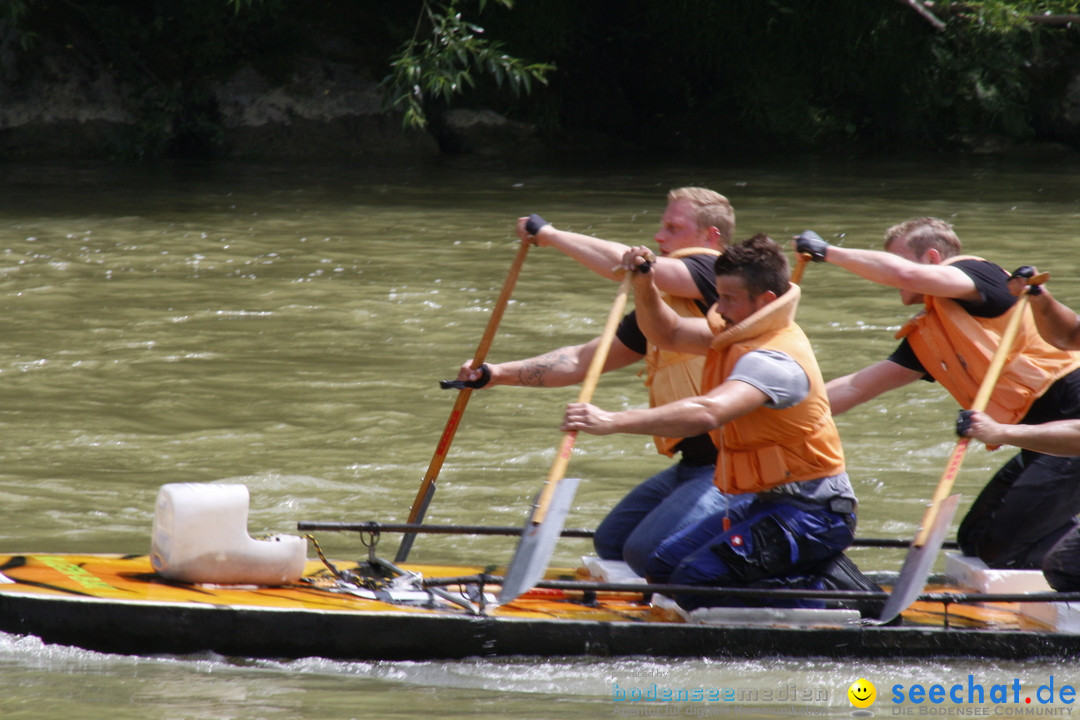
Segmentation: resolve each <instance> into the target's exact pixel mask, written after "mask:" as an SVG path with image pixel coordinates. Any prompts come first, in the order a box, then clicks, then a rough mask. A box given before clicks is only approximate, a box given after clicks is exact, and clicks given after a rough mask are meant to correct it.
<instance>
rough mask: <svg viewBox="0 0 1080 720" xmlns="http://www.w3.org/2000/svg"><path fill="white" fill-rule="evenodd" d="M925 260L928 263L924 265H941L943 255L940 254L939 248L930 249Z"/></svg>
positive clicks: (925, 255)
mask: <svg viewBox="0 0 1080 720" xmlns="http://www.w3.org/2000/svg"><path fill="white" fill-rule="evenodd" d="M923 259H924V260H925V261H926V262H925V263H923V264H924V265H940V264H941V253H940V252H938V250H937V248H930V249H929V250H927V251H926V253H925V254H924V255H923Z"/></svg>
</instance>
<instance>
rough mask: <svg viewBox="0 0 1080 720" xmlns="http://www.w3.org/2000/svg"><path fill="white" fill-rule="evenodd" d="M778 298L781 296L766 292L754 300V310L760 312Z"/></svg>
mask: <svg viewBox="0 0 1080 720" xmlns="http://www.w3.org/2000/svg"><path fill="white" fill-rule="evenodd" d="M778 297H780V296H779V295H777V294H776V293H774V292H773V291H772V290H766V291H765V292H763V293H761V294H760V295H758V296H757V297H756V298H755V299H754V309H755V310H760V309H761V308H763V307H765V306H766V305H768V304H769V303H771V302H772V301H773V300H775V299H776V298H778Z"/></svg>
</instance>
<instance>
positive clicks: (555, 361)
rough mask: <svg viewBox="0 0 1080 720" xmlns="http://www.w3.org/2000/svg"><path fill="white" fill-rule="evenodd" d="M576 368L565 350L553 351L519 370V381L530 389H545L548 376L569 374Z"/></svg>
mask: <svg viewBox="0 0 1080 720" xmlns="http://www.w3.org/2000/svg"><path fill="white" fill-rule="evenodd" d="M573 367H574V362H573V360H572V359H571V358H570V355H569V354H568V353H567V352H565V351H564V350H552V351H551V352H549V353H545V354H543V355H540V356H539V357H536V358H533V359H532V360H530V361H528V362H526V363H524V364H523V365H522V366H521V369H520V370H518V380H519V381H520V383H521V384H522V385H526V386H528V387H545V386H546V385H547V382H548V374H549V373H552V372H567V371H569V370H571V369H572V368H573Z"/></svg>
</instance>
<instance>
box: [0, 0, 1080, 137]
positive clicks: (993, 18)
mask: <svg viewBox="0 0 1080 720" xmlns="http://www.w3.org/2000/svg"><path fill="white" fill-rule="evenodd" d="M1078 6H1080V2H1075V1H1072V0H1016V1H1007V0H986V1H984V2H978V1H976V0H970V1H969V2H964V3H959V2H950V1H948V0H943V1H939V2H937V3H934V4H933V5H925V4H923V3H921V2H919V0H726V1H725V2H716V1H715V0H665V2H655V1H654V0H589V2H581V0H518V2H517V3H516V4H513V5H511V0H491V2H485V0H394V2H389V3H388V2H385V1H384V0H319V1H318V2H316V1H314V0H140V1H138V2H135V1H134V0H34V1H33V2H31V1H30V0H2V2H0V43H2V45H0V47H2V48H3V51H2V52H0V78H2V79H3V80H4V82H5V83H7V84H13V83H14V84H18V83H20V82H25V81H26V79H27V77H28V76H30V75H32V74H33V73H34V72H38V73H40V72H44V71H41V70H31V68H43V67H48V64H47V63H45V62H44V60H45V59H46V58H47V57H48V56H49V55H50V54H52V55H56V54H58V53H59V54H62V55H64V56H65V57H66V58H67V59H68V60H69V61H71V62H74V63H76V64H77V65H79V66H81V67H85V68H89V69H91V70H92V69H94V68H97V69H101V70H105V69H107V70H108V71H109V72H110V73H113V74H114V75H115V76H117V77H118V78H119V79H120V80H121V82H123V83H124V84H125V86H126V87H128V88H130V89H131V90H132V91H133V93H132V94H133V95H135V96H137V97H140V98H142V100H141V104H140V107H138V108H137V110H136V114H137V115H138V117H139V123H138V125H137V127H136V128H134V129H133V131H132V133H131V136H130V137H128V138H127V139H126V143H127V144H128V146H129V148H130V152H129V154H131V155H135V156H158V155H181V156H192V155H208V154H213V153H214V152H216V151H217V150H219V149H220V148H221V146H222V142H223V141H222V126H221V118H220V115H219V111H218V108H217V106H216V101H215V96H214V93H213V92H212V86H213V83H215V82H222V81H224V80H225V79H227V78H228V77H230V76H231V75H233V74H234V73H236V72H237V70H238V69H240V68H245V67H250V68H254V69H255V70H257V71H258V72H259V73H260V74H262V75H263V76H265V77H267V78H270V79H272V80H273V79H276V80H280V81H284V80H285V79H287V78H288V76H289V74H290V72H291V70H292V69H293V68H294V66H295V63H296V62H297V61H298V59H300V58H305V57H313V56H322V57H332V58H333V59H334V60H335V61H337V62H345V63H349V64H352V65H355V66H357V67H362V68H364V69H367V70H369V71H370V72H371V74H372V75H373V77H374V79H376V80H378V79H379V78H382V82H381V88H382V89H383V92H384V94H385V100H386V107H388V108H391V109H393V110H394V111H395V112H397V113H399V114H400V116H401V119H402V121H404V122H405V123H406V124H410V125H419V126H422V125H424V124H426V123H427V122H428V120H429V118H430V119H432V120H433V121H434V122H435V124H437V121H438V118H439V116H440V114H441V113H442V112H443V111H444V110H445V109H447V108H450V107H455V106H466V107H491V108H494V109H496V110H499V111H501V112H503V113H506V114H508V115H509V116H511V117H514V118H517V119H521V120H525V121H528V122H532V123H535V124H536V125H537V126H538V127H539V128H541V130H542V132H543V133H544V134H545V135H546V136H547V137H548V138H549V139H553V140H565V139H568V138H574V137H583V136H584V137H595V136H603V137H608V138H615V139H617V140H619V141H622V142H624V143H626V144H629V145H633V146H637V147H651V148H658V149H695V150H701V149H703V148H709V149H715V150H717V151H722V150H725V149H730V148H734V147H738V148H765V147H768V148H781V149H805V148H820V147H829V146H833V145H837V144H845V145H854V144H858V145H859V146H863V147H892V146H896V145H903V146H910V147H917V148H924V149H925V148H930V149H936V148H942V147H950V146H958V145H963V144H965V143H970V142H972V139H973V138H980V137H988V136H997V137H1004V138H1009V139H1011V140H1015V141H1024V140H1029V139H1032V138H1036V137H1040V136H1041V137H1042V139H1046V135H1047V132H1048V131H1047V129H1046V128H1048V127H1051V126H1053V123H1046V122H1039V120H1038V118H1037V117H1036V111H1037V110H1038V109H1039V108H1041V109H1042V111H1043V112H1049V111H1052V108H1050V109H1049V110H1048V108H1047V104H1046V102H1045V98H1046V94H1047V92H1048V91H1052V92H1055V93H1058V94H1061V93H1063V92H1064V87H1065V84H1066V83H1067V80H1066V79H1064V78H1063V76H1062V73H1063V72H1073V71H1075V70H1076V69H1077V68H1080V61H1077V60H1076V58H1077V56H1078V55H1080V53H1078V52H1077V50H1078V48H1080V45H1078V39H1080V36H1078V35H1077V31H1076V29H1074V28H1073V25H1072V24H1071V23H1072V22H1075V21H1077V20H1080V18H1076V16H1075V13H1077V11H1078ZM1048 68H1049V69H1048ZM1040 103H1042V105H1040ZM1077 137H1080V130H1078V131H1077ZM1049 139H1067V140H1071V139H1069V138H1058V137H1050V138H1049Z"/></svg>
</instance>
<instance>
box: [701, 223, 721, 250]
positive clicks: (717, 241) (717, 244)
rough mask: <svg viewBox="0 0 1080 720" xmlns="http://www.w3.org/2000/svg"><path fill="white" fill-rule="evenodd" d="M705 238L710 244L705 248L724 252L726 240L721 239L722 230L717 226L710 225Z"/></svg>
mask: <svg viewBox="0 0 1080 720" xmlns="http://www.w3.org/2000/svg"><path fill="white" fill-rule="evenodd" d="M705 238H706V242H707V243H708V244H707V245H706V246H705V247H708V248H712V249H713V250H722V249H723V248H724V239H723V238H722V237H720V228H718V227H716V226H715V225H710V226H709V228H708V229H707V230H706V231H705Z"/></svg>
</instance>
